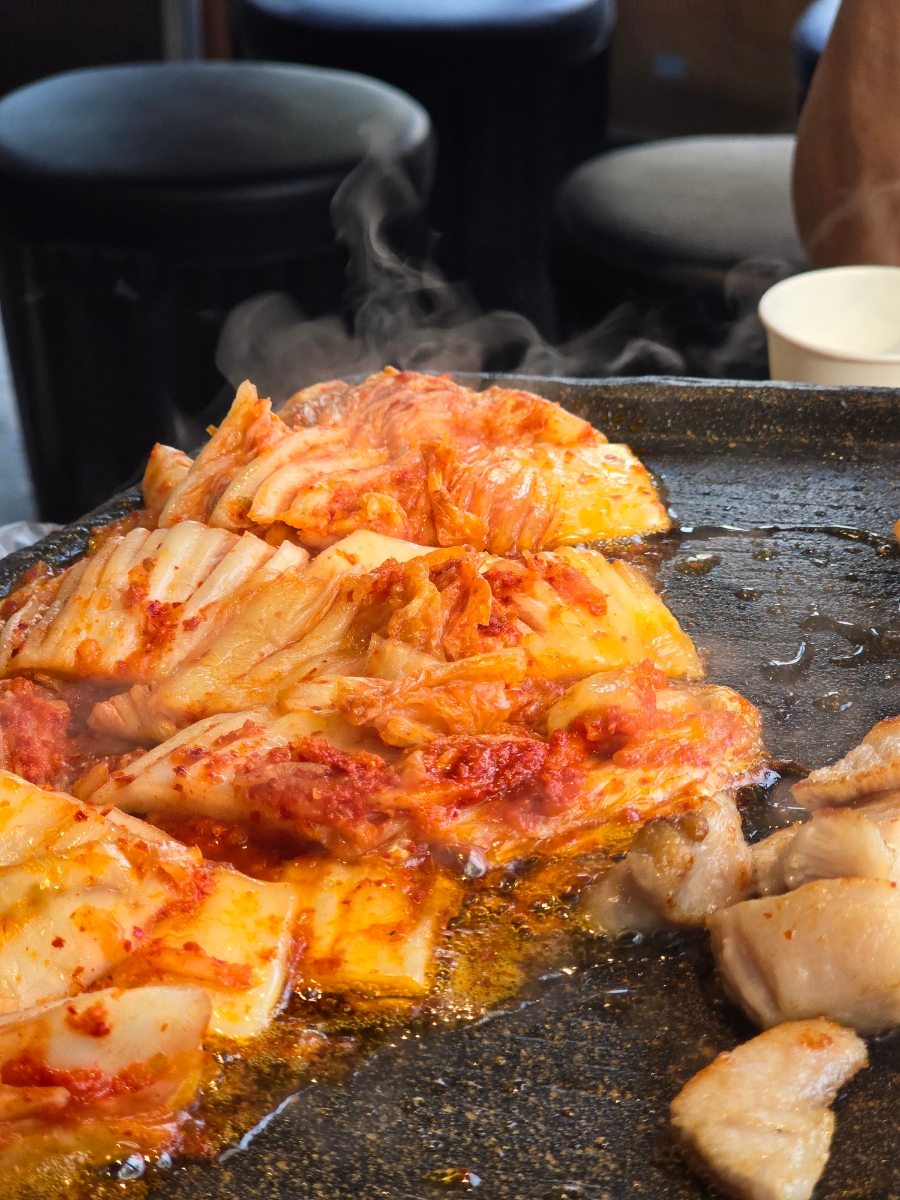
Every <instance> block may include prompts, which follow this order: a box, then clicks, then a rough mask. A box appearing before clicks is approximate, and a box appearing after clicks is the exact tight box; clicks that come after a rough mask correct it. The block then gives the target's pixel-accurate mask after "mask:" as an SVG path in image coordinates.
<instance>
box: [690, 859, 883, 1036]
mask: <svg viewBox="0 0 900 1200" xmlns="http://www.w3.org/2000/svg"><path fill="white" fill-rule="evenodd" d="M707 924H708V926H709V931H710V934H711V935H712V947H713V953H714V955H715V959H716V964H717V966H718V968H719V973H720V975H721V977H722V981H723V983H724V985H725V990H726V992H727V993H728V995H729V996H730V997H731V999H732V1000H734V1001H735V1003H736V1004H739V1005H740V1007H741V1008H742V1009H743V1010H744V1012H745V1013H746V1014H747V1015H748V1016H749V1017H750V1018H751V1020H753V1021H755V1022H756V1024H757V1025H761V1026H763V1028H770V1027H771V1026H773V1025H778V1024H779V1023H780V1022H781V1021H793V1020H798V1019H800V1018H802V1017H819V1016H821V1017H827V1018H828V1019H829V1020H832V1021H838V1022H840V1023H841V1024H842V1025H849V1026H852V1028H854V1029H857V1030H858V1031H859V1032H860V1033H867V1034H868V1033H878V1032H880V1031H881V1030H884V1029H889V1028H891V1027H892V1026H894V1025H897V1024H900V888H898V885H897V884H896V883H894V882H891V881H889V880H887V879H819V880H817V881H816V882H814V883H807V884H806V885H805V886H803V887H800V888H797V890H796V891H793V892H788V893H787V895H784V896H766V897H763V898H762V899H759V900H745V901H743V902H742V903H740V904H735V905H733V907H731V908H725V909H720V910H719V911H718V912H715V913H713V914H712V916H711V917H710V918H709V920H708V922H707Z"/></svg>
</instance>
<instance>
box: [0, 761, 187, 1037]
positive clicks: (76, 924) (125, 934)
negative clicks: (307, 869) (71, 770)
mask: <svg viewBox="0 0 900 1200" xmlns="http://www.w3.org/2000/svg"><path fill="white" fill-rule="evenodd" d="M205 883H206V880H205V875H204V872H203V869H202V867H201V865H200V856H199V854H198V853H197V852H196V851H193V850H189V849H188V848H187V847H186V846H182V845H181V844H180V843H178V842H175V841H173V840H172V839H169V838H166V837H165V836H164V835H163V834H161V833H160V832H159V831H158V830H156V829H153V828H152V827H150V826H148V825H145V824H144V823H143V822H142V821H138V820H135V819H134V818H133V817H129V816H126V815H125V814H124V813H117V812H112V813H109V814H106V815H103V814H102V813H101V812H100V811H98V810H97V809H94V808H91V807H88V806H85V805H83V804H79V803H78V802H77V801H75V800H73V799H72V798H71V797H69V796H64V795H61V794H59V793H55V792H47V791H44V790H42V789H41V788H38V787H34V786H33V785H31V784H28V783H26V782H25V781H24V780H23V779H19V778H18V777H17V776H15V775H10V774H9V772H7V771H2V772H0V1012H6V1013H9V1012H16V1011H18V1010H20V1009H25V1008H31V1007H33V1006H34V1005H37V1004H42V1003H44V1002H47V1001H51V1000H56V999H60V998H62V997H64V996H71V995H75V994H77V993H78V992H81V991H83V990H84V989H86V988H88V987H90V986H91V985H92V984H93V983H94V982H95V981H97V980H99V979H101V978H102V977H103V976H105V975H106V973H107V972H108V971H110V970H111V969H112V968H113V967H114V966H115V965H116V963H118V962H119V961H120V960H121V959H123V958H124V957H125V956H126V955H127V954H128V953H129V952H131V951H132V950H134V949H136V948H137V946H138V945H139V944H140V942H141V940H142V939H143V938H144V937H145V936H146V935H147V934H148V933H149V931H150V930H151V929H152V927H153V925H154V924H155V923H156V921H157V920H159V918H160V917H162V916H163V915H164V914H165V913H167V912H169V911H171V910H173V909H174V908H178V907H182V906H184V907H188V908H192V907H194V906H196V904H197V902H198V900H199V898H200V896H201V895H202V893H203V890H204V886H205Z"/></svg>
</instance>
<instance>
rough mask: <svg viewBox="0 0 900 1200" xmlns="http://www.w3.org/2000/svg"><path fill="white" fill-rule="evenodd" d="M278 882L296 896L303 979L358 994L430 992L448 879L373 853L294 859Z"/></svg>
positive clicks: (446, 910) (451, 902)
mask: <svg viewBox="0 0 900 1200" xmlns="http://www.w3.org/2000/svg"><path fill="white" fill-rule="evenodd" d="M282 878H283V879H284V880H285V881H286V882H288V883H290V885H291V886H292V887H293V888H294V889H295V890H296V892H297V894H298V898H299V911H300V930H301V934H302V937H303V938H304V941H305V949H304V952H303V956H302V958H301V960H300V963H299V972H300V974H301V976H302V978H303V979H304V980H305V981H307V982H308V983H311V984H314V985H316V986H317V987H319V988H321V989H322V991H325V992H338V993H339V992H346V991H350V992H356V993H358V994H360V995H363V996H397V997H417V996H424V995H427V993H428V992H429V991H430V990H431V987H432V985H433V962H434V952H435V949H436V948H437V945H438V943H439V939H440V935H441V933H442V931H443V929H444V928H445V926H446V923H447V920H448V919H449V918H450V916H452V914H453V913H454V912H456V910H457V908H458V907H459V903H460V901H461V899H462V891H461V888H460V887H459V885H457V884H456V883H454V882H453V880H451V879H448V878H447V877H446V876H444V875H442V874H440V873H438V872H436V871H434V870H433V869H431V868H430V867H415V866H413V867H410V866H404V865H403V864H402V863H398V862H392V861H390V860H385V859H381V858H377V857H373V856H369V857H367V858H364V859H361V860H360V861H359V862H356V863H336V862H334V861H333V860H328V859H321V858H305V859H297V860H296V861H295V862H293V863H291V864H288V865H287V866H286V867H285V868H284V870H283V873H282Z"/></svg>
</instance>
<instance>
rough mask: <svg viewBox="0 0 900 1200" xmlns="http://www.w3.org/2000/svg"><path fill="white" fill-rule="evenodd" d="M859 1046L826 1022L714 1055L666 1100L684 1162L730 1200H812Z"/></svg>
mask: <svg viewBox="0 0 900 1200" xmlns="http://www.w3.org/2000/svg"><path fill="white" fill-rule="evenodd" d="M865 1066H868V1055H867V1054H866V1047H865V1043H864V1042H862V1041H861V1039H860V1038H858V1037H857V1036H856V1034H855V1033H853V1032H851V1031H850V1030H849V1029H842V1028H841V1026H840V1025H835V1024H833V1023H832V1022H830V1021H822V1020H810V1021H792V1022H789V1023H788V1024H785V1025H778V1026H776V1028H774V1029H770V1030H768V1031H767V1032H766V1033H761V1034H760V1035H759V1036H758V1037H755V1038H753V1040H752V1041H749V1042H745V1043H744V1044H743V1045H742V1046H738V1047H737V1048H736V1049H735V1050H731V1051H728V1052H726V1053H724V1054H720V1055H719V1057H718V1058H717V1059H716V1060H715V1062H713V1063H711V1064H710V1065H709V1066H708V1067H704V1069H703V1070H702V1071H700V1072H699V1073H698V1074H697V1075H695V1076H694V1078H693V1079H691V1080H690V1082H689V1083H687V1084H686V1085H685V1086H684V1087H683V1088H682V1090H681V1091H680V1092H679V1093H678V1095H677V1096H676V1097H675V1099H674V1100H673V1101H672V1127H673V1130H674V1132H675V1136H676V1138H677V1141H678V1143H679V1146H680V1148H681V1150H682V1153H683V1154H684V1156H685V1158H686V1159H687V1161H688V1162H689V1163H690V1164H691V1165H692V1166H693V1167H694V1169H695V1170H696V1171H697V1172H698V1173H699V1174H701V1175H703V1176H704V1177H705V1178H706V1179H707V1180H709V1182H710V1183H712V1184H713V1185H714V1186H715V1187H716V1188H719V1189H721V1191H722V1192H724V1194H725V1195H726V1196H731V1197H733V1198H734V1200H809V1197H810V1196H811V1195H812V1192H813V1188H814V1187H815V1186H816V1183H817V1182H818V1180H819V1178H820V1176H821V1174H822V1172H823V1171H824V1170H825V1164H826V1163H827V1161H828V1153H829V1150H830V1148H831V1138H832V1135H833V1133H834V1124H835V1118H834V1113H833V1112H832V1111H831V1107H830V1106H831V1104H832V1103H833V1101H834V1099H835V1096H836V1095H837V1093H838V1092H839V1090H840V1089H841V1088H842V1087H843V1086H844V1085H845V1084H846V1083H849V1081H850V1080H851V1079H852V1078H853V1077H854V1075H856V1073H857V1072H858V1071H860V1070H861V1069H862V1068H863V1067H865Z"/></svg>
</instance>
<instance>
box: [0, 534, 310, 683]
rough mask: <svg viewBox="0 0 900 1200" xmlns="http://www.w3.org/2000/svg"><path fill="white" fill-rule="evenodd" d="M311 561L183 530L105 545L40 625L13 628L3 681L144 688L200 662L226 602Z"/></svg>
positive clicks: (18, 618) (255, 542) (292, 549)
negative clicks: (196, 657)
mask: <svg viewBox="0 0 900 1200" xmlns="http://www.w3.org/2000/svg"><path fill="white" fill-rule="evenodd" d="M306 560H307V555H306V553H305V552H304V551H302V550H300V549H299V548H298V547H296V546H292V545H290V544H289V543H287V544H285V545H283V546H282V547H281V548H280V549H278V550H277V551H276V549H275V548H274V547H272V546H269V545H268V544H267V543H266V542H263V541H262V540H261V539H259V538H257V537H253V536H252V535H251V534H245V535H244V536H243V537H240V538H239V537H237V536H236V535H235V534H232V533H228V532H226V531H224V530H220V529H210V528H208V527H207V526H205V525H199V524H197V523H196V522H192V521H185V522H183V523H182V524H180V525H178V526H177V528H175V529H172V530H168V531H166V530H154V531H149V530H146V529H133V530H131V532H130V533H127V534H125V535H124V536H114V537H110V538H109V539H107V541H106V542H105V543H104V544H103V546H102V547H101V549H100V550H99V551H98V553H97V554H96V555H94V556H93V557H92V558H87V559H83V560H82V561H81V562H79V563H77V564H76V565H75V566H74V567H71V568H70V570H69V571H68V572H67V573H66V575H65V577H64V579H63V581H62V582H61V584H60V586H59V589H58V591H57V592H56V595H55V598H54V599H53V602H52V603H51V604H50V605H49V606H47V607H46V608H45V609H44V610H43V611H42V612H41V613H40V614H39V615H38V616H37V619H35V620H32V619H30V618H29V620H28V621H27V622H26V621H25V619H24V617H23V614H22V613H21V612H20V613H16V614H13V616H12V617H11V618H10V619H9V621H8V622H7V625H6V627H5V628H4V631H3V633H2V635H0V643H2V649H3V658H2V663H0V666H2V669H3V671H4V673H6V674H7V675H8V674H11V673H13V672H16V673H18V672H27V673H33V672H36V671H42V672H46V673H48V674H52V675H61V676H63V677H66V678H74V679H79V678H92V679H97V680H108V681H116V680H122V681H123V682H131V683H134V682H139V681H140V682H148V681H150V680H152V679H154V678H158V677H160V676H163V675H165V674H166V673H168V672H169V671H171V670H172V669H173V667H174V666H176V665H177V664H178V663H179V662H181V661H182V659H184V658H185V657H187V656H188V655H189V654H192V653H196V652H197V650H198V649H199V648H201V647H202V646H203V644H204V642H205V641H207V640H208V639H209V637H210V635H211V634H212V632H213V630H214V629H215V624H216V619H217V617H218V616H219V614H220V613H221V611H222V608H223V606H224V605H226V604H227V603H228V602H229V601H231V602H238V603H240V601H241V600H242V599H243V598H245V597H246V596H247V595H248V594H249V595H252V594H253V592H254V591H255V590H257V589H258V588H259V587H261V586H263V585H265V584H266V583H268V582H270V581H271V580H272V579H275V578H277V577H278V576H279V575H280V574H281V573H282V572H284V571H286V570H288V569H289V568H296V567H298V566H301V565H302V564H303V563H304V562H305V561H306Z"/></svg>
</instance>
